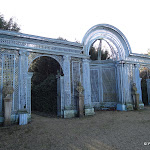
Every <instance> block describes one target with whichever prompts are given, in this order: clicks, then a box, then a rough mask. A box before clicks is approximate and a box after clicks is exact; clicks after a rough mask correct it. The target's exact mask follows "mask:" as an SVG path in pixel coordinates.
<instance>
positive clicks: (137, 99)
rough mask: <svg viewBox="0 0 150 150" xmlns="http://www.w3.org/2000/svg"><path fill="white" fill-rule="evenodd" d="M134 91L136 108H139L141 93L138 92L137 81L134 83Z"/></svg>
mask: <svg viewBox="0 0 150 150" xmlns="http://www.w3.org/2000/svg"><path fill="white" fill-rule="evenodd" d="M132 91H133V92H132V93H133V98H134V103H135V109H136V110H138V109H139V94H138V93H137V87H136V83H133V85H132Z"/></svg>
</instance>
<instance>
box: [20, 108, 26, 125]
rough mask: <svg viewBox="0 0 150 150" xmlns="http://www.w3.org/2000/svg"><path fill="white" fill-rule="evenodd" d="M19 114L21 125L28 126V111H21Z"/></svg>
mask: <svg viewBox="0 0 150 150" xmlns="http://www.w3.org/2000/svg"><path fill="white" fill-rule="evenodd" d="M18 114H19V125H26V124H28V112H27V111H26V110H21V111H19V112H18Z"/></svg>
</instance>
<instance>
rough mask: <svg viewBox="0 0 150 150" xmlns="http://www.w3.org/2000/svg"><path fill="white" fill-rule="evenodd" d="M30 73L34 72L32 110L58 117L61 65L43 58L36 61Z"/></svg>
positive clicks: (53, 60)
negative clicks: (58, 85)
mask: <svg viewBox="0 0 150 150" xmlns="http://www.w3.org/2000/svg"><path fill="white" fill-rule="evenodd" d="M29 72H33V77H32V80H31V83H32V85H31V110H32V111H34V112H35V111H38V112H43V113H47V114H51V115H57V78H56V76H57V75H58V74H62V69H61V67H60V65H59V63H58V62H57V61H56V60H55V59H53V58H51V57H46V56H42V57H39V58H37V59H35V60H34V61H33V62H32V64H31V66H30V68H29Z"/></svg>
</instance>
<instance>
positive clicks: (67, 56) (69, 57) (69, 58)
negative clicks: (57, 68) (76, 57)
mask: <svg viewBox="0 0 150 150" xmlns="http://www.w3.org/2000/svg"><path fill="white" fill-rule="evenodd" d="M63 59H64V60H69V61H70V60H71V56H69V55H64V56H63Z"/></svg>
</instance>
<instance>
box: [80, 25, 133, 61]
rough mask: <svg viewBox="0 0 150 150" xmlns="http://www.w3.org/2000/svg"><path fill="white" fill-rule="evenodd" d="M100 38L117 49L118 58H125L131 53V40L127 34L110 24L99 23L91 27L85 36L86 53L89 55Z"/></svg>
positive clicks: (83, 41)
mask: <svg viewBox="0 0 150 150" xmlns="http://www.w3.org/2000/svg"><path fill="white" fill-rule="evenodd" d="M99 39H102V40H103V39H104V40H105V41H107V42H108V43H109V44H110V46H111V47H112V48H113V49H114V50H115V51H116V54H117V55H118V56H116V60H117V61H118V60H124V59H125V58H126V57H128V56H129V54H130V53H131V48H130V45H129V42H128V40H127V38H126V37H125V35H124V34H123V33H122V32H121V31H120V30H119V29H117V28H116V27H114V26H112V25H108V24H98V25H95V26H93V27H92V28H90V29H89V30H88V31H87V32H86V34H85V36H84V37H83V40H82V44H83V45H84V47H83V49H84V53H85V54H86V55H89V51H90V47H91V45H92V44H93V43H94V42H95V41H96V40H99Z"/></svg>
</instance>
